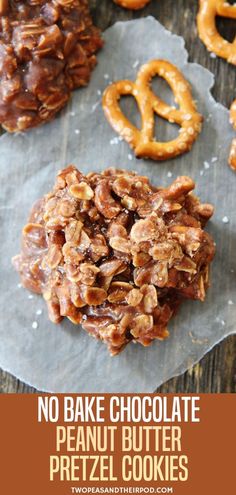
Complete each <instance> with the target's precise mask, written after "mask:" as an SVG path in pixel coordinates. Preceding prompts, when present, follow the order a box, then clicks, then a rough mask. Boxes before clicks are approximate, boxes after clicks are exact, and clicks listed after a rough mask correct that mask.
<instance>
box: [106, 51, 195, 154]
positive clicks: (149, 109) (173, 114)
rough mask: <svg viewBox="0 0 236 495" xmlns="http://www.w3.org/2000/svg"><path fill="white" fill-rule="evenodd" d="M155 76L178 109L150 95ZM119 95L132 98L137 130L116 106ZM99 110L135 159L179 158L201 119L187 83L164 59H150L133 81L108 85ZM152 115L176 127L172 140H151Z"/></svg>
mask: <svg viewBox="0 0 236 495" xmlns="http://www.w3.org/2000/svg"><path fill="white" fill-rule="evenodd" d="M155 76H160V77H162V78H163V79H165V80H166V82H167V83H168V84H169V86H170V87H171V89H172V91H173V94H174V96H175V101H176V103H177V104H178V105H179V108H175V107H173V106H170V105H168V104H167V103H165V102H164V101H163V100H161V99H160V98H159V97H158V96H156V95H155V94H154V93H153V91H152V89H151V87H150V83H151V80H152V78H153V77H155ZM123 95H131V96H133V97H134V98H135V100H136V102H137V104H138V108H139V111H140V114H141V119H142V127H141V130H139V129H137V127H135V126H134V125H133V124H132V123H131V122H130V121H129V120H128V119H127V118H126V117H125V115H124V114H123V112H122V110H121V108H120V104H119V100H120V97H121V96H123ZM103 109H104V112H105V115H106V118H107V120H108V122H109V123H110V124H111V126H112V127H113V129H114V130H115V131H116V132H117V133H118V134H120V135H121V136H122V137H123V138H124V139H125V140H126V141H127V142H128V143H129V145H130V146H131V148H133V149H134V152H135V155H136V156H137V157H139V158H141V157H142V158H151V159H153V160H167V159H169V158H173V157H175V156H178V155H181V154H183V153H185V152H187V151H189V150H190V149H191V147H192V145H193V143H194V141H196V139H197V136H198V134H199V133H200V131H201V123H202V116H201V115H200V114H199V113H198V112H197V110H196V105H195V103H194V100H193V98H192V94H191V90H190V87H189V84H188V82H187V81H186V79H185V78H184V76H183V75H182V74H181V72H180V71H179V70H178V69H177V67H175V66H174V65H173V64H171V63H170V62H168V61H166V60H152V61H150V62H148V63H147V64H145V65H143V66H142V67H141V68H140V70H139V73H138V76H137V79H136V81H135V82H132V81H128V80H124V81H118V82H115V83H114V84H111V85H110V86H108V87H107V89H106V90H105V92H104V94H103ZM155 114H156V115H158V116H160V117H161V118H163V119H165V120H168V122H170V123H173V124H177V125H179V126H180V130H179V136H178V137H177V138H176V139H173V140H172V141H169V142H158V141H155V137H154V127H155Z"/></svg>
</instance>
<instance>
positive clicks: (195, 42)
mask: <svg viewBox="0 0 236 495" xmlns="http://www.w3.org/2000/svg"><path fill="white" fill-rule="evenodd" d="M89 3H90V7H91V11H92V15H93V18H94V21H95V23H96V24H97V25H98V26H99V27H100V28H101V29H103V30H104V29H106V28H107V27H109V26H110V25H112V24H113V23H114V22H116V21H119V20H129V19H133V18H139V17H142V16H147V15H153V16H154V17H156V18H157V19H158V20H159V21H160V22H161V23H162V24H163V25H164V26H165V27H166V28H167V29H169V30H170V31H172V32H173V33H176V34H178V35H182V36H183V37H184V39H185V41H186V47H187V50H188V52H189V58H190V61H191V62H192V61H194V62H198V63H200V64H202V65H203V66H204V67H206V68H208V69H209V70H211V71H212V72H213V74H215V86H214V88H213V90H212V93H213V95H214V97H215V98H216V100H218V101H219V102H220V103H222V104H224V105H225V106H227V107H229V105H230V103H231V102H232V100H233V98H234V97H236V91H235V83H236V68H235V67H234V66H230V65H229V64H228V63H227V62H225V61H224V60H221V59H218V58H213V57H211V56H210V55H209V53H208V52H207V50H206V49H205V47H204V46H203V45H202V43H201V42H200V40H199V39H198V36H197V30H196V14H197V5H198V1H197V0H152V1H151V3H150V4H149V5H148V6H147V7H146V8H145V9H143V10H141V11H138V12H132V11H127V10H124V9H122V8H120V7H118V6H117V5H115V4H114V3H113V1H112V0H90V2H89ZM230 3H232V2H230ZM217 25H218V29H219V31H220V32H221V34H223V35H224V37H226V38H227V39H228V40H232V39H233V38H234V36H235V25H236V23H235V21H231V20H225V19H224V20H222V19H219V20H217ZM140 43H145V39H140ZM128 49H129V47H127V50H128ZM235 325H236V322H235ZM235 391H236V336H231V337H228V338H227V339H226V340H224V341H223V342H221V343H220V344H219V345H217V346H216V347H215V348H214V349H212V350H211V351H210V352H209V353H208V354H207V355H206V356H205V357H204V358H203V359H202V360H201V361H200V363H198V364H197V365H196V366H194V367H193V368H192V369H191V370H189V371H187V372H186V373H185V374H184V375H181V376H179V377H176V378H173V379H172V380H170V381H168V382H167V383H165V384H164V385H162V387H160V388H159V389H158V392H163V393H167V392H180V393H181V392H186V393H190V392H193V393H194V392H195V393H200V392H206V393H219V392H221V393H223V392H235ZM0 392H1V393H14V392H16V393H34V392H37V391H36V390H35V389H33V388H32V387H29V386H28V385H25V384H24V383H22V382H20V381H19V380H17V379H16V378H14V377H13V376H11V375H10V374H9V373H6V372H4V371H0Z"/></svg>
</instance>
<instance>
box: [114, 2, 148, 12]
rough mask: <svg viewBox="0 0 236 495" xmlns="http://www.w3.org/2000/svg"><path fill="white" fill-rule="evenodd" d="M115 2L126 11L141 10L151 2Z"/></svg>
mask: <svg viewBox="0 0 236 495" xmlns="http://www.w3.org/2000/svg"><path fill="white" fill-rule="evenodd" d="M114 2H115V3H117V4H118V5H120V6H121V7H124V8H125V9H131V10H139V9H142V8H143V7H145V5H147V3H149V2H150V0H114Z"/></svg>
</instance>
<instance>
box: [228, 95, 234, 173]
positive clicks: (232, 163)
mask: <svg viewBox="0 0 236 495" xmlns="http://www.w3.org/2000/svg"><path fill="white" fill-rule="evenodd" d="M230 123H231V124H232V125H233V127H234V129H235V130H236V100H234V101H233V103H232V105H231V107H230ZM229 165H230V167H231V168H232V169H233V170H234V171H236V139H233V141H232V145H231V148H230V154H229Z"/></svg>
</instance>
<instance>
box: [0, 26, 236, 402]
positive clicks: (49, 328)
mask: <svg viewBox="0 0 236 495" xmlns="http://www.w3.org/2000/svg"><path fill="white" fill-rule="evenodd" d="M104 38H105V47H104V49H103V50H102V52H101V53H100V54H99V63H98V66H97V68H96V70H95V72H94V74H93V77H92V81H91V84H90V85H89V87H88V88H86V89H83V90H79V91H77V92H75V93H74V95H73V98H72V101H71V103H70V105H69V106H68V107H67V108H66V110H65V111H64V112H63V113H62V114H60V116H59V117H58V118H57V119H56V120H55V121H54V122H52V123H50V124H48V125H46V126H44V127H41V128H39V129H36V130H33V131H32V132H29V133H27V134H24V135H23V134H22V135H15V136H13V135H6V134H5V135H4V136H2V137H1V138H0V150H1V153H0V173H1V206H0V214H1V243H0V253H1V257H0V259H1V300H0V314H1V323H0V334H1V335H0V366H1V367H2V368H4V369H5V370H7V371H9V372H10V373H13V374H14V375H16V376H17V377H19V378H20V379H21V380H24V381H25V382H27V383H29V384H31V385H34V386H35V387H37V388H38V389H40V390H46V391H51V392H113V393H115V392H152V391H154V390H155V388H156V387H157V386H159V385H160V384H161V383H162V382H164V381H166V380H167V379H169V378H171V377H172V376H174V375H176V374H179V373H182V372H184V371H185V370H186V369H187V368H188V367H190V366H192V365H193V364H194V363H195V362H196V361H198V360H199V359H200V358H201V357H202V356H203V355H204V354H205V353H206V352H207V351H208V350H209V349H210V348H211V347H212V346H213V345H215V344H216V343H217V342H219V341H220V340H221V339H223V338H224V337H225V336H227V335H229V334H231V333H234V332H235V331H236V284H235V281H236V215H235V210H236V194H235V191H236V176H235V174H234V173H233V172H231V170H230V169H229V167H228V166H227V156H228V152H229V147H230V142H231V140H232V138H233V134H234V133H233V131H232V130H231V126H230V125H229V122H228V119H229V116H228V111H227V110H226V109H225V108H224V107H223V106H221V105H220V104H217V103H216V102H215V101H214V99H213V97H212V96H211V94H210V88H211V87H212V85H213V83H214V78H213V75H212V74H211V73H210V72H208V71H207V70H206V69H204V68H202V67H200V66H199V65H197V64H190V63H188V62H187V53H186V50H185V49H184V41H183V39H182V38H180V37H177V36H175V35H172V34H171V33H170V32H168V31H166V30H165V29H164V28H163V26H161V25H160V24H159V23H158V22H157V21H155V20H154V19H153V18H146V19H141V20H136V21H131V22H121V23H117V24H116V25H114V26H113V27H111V28H110V29H108V30H107V31H106V32H105V35H104ZM152 58H164V59H168V60H170V61H172V62H173V63H175V64H176V65H177V66H178V67H179V68H180V69H181V70H182V71H183V73H184V74H185V76H186V78H187V79H188V80H189V81H190V83H191V84H192V87H193V93H194V97H195V98H196V100H197V101H198V108H199V110H200V111H201V112H202V113H203V115H204V117H205V124H204V129H203V132H202V134H201V135H200V138H199V139H198V140H197V142H196V143H195V145H194V147H193V149H192V151H191V152H190V153H188V154H186V155H183V156H182V157H180V158H177V159H176V160H171V161H167V162H164V163H156V162H152V161H144V160H136V159H135V158H134V157H133V154H132V152H131V150H130V148H129V147H128V145H127V144H126V143H125V142H121V141H120V140H119V139H118V138H117V135H116V134H115V133H114V132H113V130H112V129H111V128H110V126H109V124H108V123H107V122H106V120H105V117H104V115H103V111H102V108H101V92H102V91H103V89H104V88H105V87H106V85H107V84H108V83H109V82H110V81H113V80H117V79H122V78H131V79H135V77H136V72H137V69H138V67H139V66H140V65H141V64H142V63H145V62H147V61H148V60H150V59H152ZM154 87H155V89H157V90H158V94H160V96H162V97H163V98H166V99H167V100H168V101H169V98H170V92H169V90H168V89H167V86H166V85H165V84H162V83H161V81H160V80H159V81H158V82H157V85H156V84H155V85H154ZM123 108H125V109H126V113H127V114H128V115H130V116H132V120H133V121H134V122H136V123H138V122H139V118H138V115H137V110H136V107H135V105H133V104H132V101H130V99H129V98H128V99H125V101H124V103H123ZM176 132H177V129H176V128H175V127H174V126H171V125H167V124H164V125H161V124H160V122H159V121H158V126H157V135H158V137H160V139H166V140H169V139H170V137H171V136H173V135H174V134H173V133H176ZM71 162H73V163H75V164H76V165H77V166H78V167H79V168H80V170H82V171H83V172H88V171H90V170H101V169H102V168H105V167H108V166H116V167H124V168H127V169H136V170H137V171H138V172H139V173H143V174H145V175H148V177H149V178H151V180H152V181H153V183H154V184H161V185H167V184H169V183H170V182H171V180H173V178H175V177H176V176H178V175H181V174H184V175H186V174H189V175H190V176H191V177H193V179H194V180H196V182H197V189H196V191H197V194H198V195H199V196H200V197H201V199H202V201H203V202H212V203H213V204H214V205H215V206H216V213H215V215H214V217H213V220H212V221H211V222H210V224H209V227H208V229H209V231H210V232H211V233H212V235H213V236H214V239H215V241H216V244H217V255H216V258H215V261H214V263H213V270H212V287H211V289H210V290H209V291H208V294H207V300H206V302H205V303H204V304H202V303H200V302H187V303H186V304H185V305H183V307H182V309H181V311H180V313H179V315H178V316H177V317H176V318H175V319H174V320H173V322H172V323H171V324H170V325H169V329H170V332H171V336H170V338H169V340H167V341H165V342H163V343H162V342H158V341H157V342H156V343H154V344H153V345H152V347H149V348H143V347H142V346H140V345H129V346H127V348H126V350H125V351H124V352H123V353H122V354H121V355H119V356H118V357H115V358H111V357H110V356H109V354H108V352H107V349H106V346H105V345H104V344H102V343H100V342H98V341H96V340H94V339H92V338H91V337H89V336H88V335H87V334H86V332H85V331H83V330H81V329H80V328H79V327H76V326H74V325H73V324H72V323H70V322H69V321H64V322H63V323H62V324H60V325H59V326H56V325H53V324H52V323H50V322H49V321H48V318H47V311H46V308H45V305H44V301H43V300H42V298H41V297H40V296H35V295H33V296H32V295H31V294H30V293H29V292H27V291H26V290H25V289H22V288H21V287H20V286H19V279H18V276H17V274H16V273H15V272H14V270H13V268H12V266H11V257H12V256H13V255H15V254H17V253H18V252H19V249H20V235H21V229H22V226H23V225H24V224H25V222H26V219H27V215H28V212H29V209H30V207H31V206H32V204H33V202H34V201H35V200H36V199H37V198H38V197H40V196H41V195H43V194H44V193H46V192H47V191H48V190H49V189H50V188H51V186H52V185H53V183H54V179H55V175H56V172H57V171H58V170H59V169H60V168H62V167H64V166H65V165H67V164H68V163H71Z"/></svg>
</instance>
